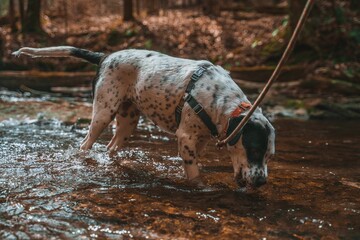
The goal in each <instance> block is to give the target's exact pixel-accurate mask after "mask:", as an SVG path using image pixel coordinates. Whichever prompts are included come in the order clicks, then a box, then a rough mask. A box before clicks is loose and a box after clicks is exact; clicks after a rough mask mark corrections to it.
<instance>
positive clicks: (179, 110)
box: [175, 105, 183, 114]
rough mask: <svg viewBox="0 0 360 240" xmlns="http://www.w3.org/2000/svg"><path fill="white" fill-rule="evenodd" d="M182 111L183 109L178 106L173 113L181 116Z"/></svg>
mask: <svg viewBox="0 0 360 240" xmlns="http://www.w3.org/2000/svg"><path fill="white" fill-rule="evenodd" d="M182 109H183V108H182V107H180V106H179V105H178V106H177V107H176V108H175V111H176V112H177V113H180V114H181V111H182Z"/></svg>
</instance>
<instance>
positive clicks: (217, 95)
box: [13, 46, 275, 188]
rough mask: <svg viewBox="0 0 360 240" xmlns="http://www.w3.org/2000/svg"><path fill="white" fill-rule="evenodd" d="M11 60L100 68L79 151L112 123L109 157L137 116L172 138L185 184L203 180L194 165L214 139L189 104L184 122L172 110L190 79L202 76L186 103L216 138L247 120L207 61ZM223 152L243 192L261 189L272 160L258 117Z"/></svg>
mask: <svg viewBox="0 0 360 240" xmlns="http://www.w3.org/2000/svg"><path fill="white" fill-rule="evenodd" d="M13 54H14V55H15V56H20V55H28V56H31V57H76V58H81V59H84V60H86V61H89V62H91V63H93V64H97V65H99V71H98V74H97V76H96V81H95V83H94V84H95V86H94V102H93V111H92V120H91V124H90V128H89V132H88V134H87V135H86V137H85V139H84V140H83V142H82V144H81V147H80V148H81V149H82V150H88V149H90V148H91V147H92V145H93V144H94V142H95V141H96V139H97V138H98V137H99V136H100V134H101V132H102V131H103V130H104V128H106V127H107V126H108V125H109V123H110V122H111V121H112V120H113V119H114V118H115V119H116V130H115V134H114V136H113V137H112V139H111V141H110V143H109V144H108V146H107V147H108V149H109V151H110V153H114V152H116V151H118V150H119V149H120V148H121V147H122V146H123V144H124V142H125V141H126V140H127V139H129V137H130V135H131V134H132V132H133V130H134V129H135V128H136V126H137V123H138V120H139V117H140V113H142V114H143V115H145V116H146V117H147V118H149V119H150V120H151V121H153V122H154V124H156V125H157V126H159V127H160V128H161V129H162V130H164V131H166V132H169V133H173V134H176V136H177V139H178V150H179V154H180V156H181V158H182V159H183V166H184V170H185V174H186V177H187V178H188V179H190V180H193V179H197V178H198V177H199V175H200V173H199V168H198V164H197V160H198V158H199V156H200V155H201V153H202V152H203V151H204V148H205V147H206V145H207V144H208V142H209V140H210V139H211V134H210V131H209V129H208V128H207V127H206V125H205V124H204V122H203V121H202V120H201V119H200V118H199V117H198V116H197V114H196V113H195V112H194V110H193V109H192V108H191V107H190V106H189V105H188V104H187V103H185V104H184V107H183V109H182V112H181V122H180V124H179V125H178V124H177V122H176V120H175V114H174V113H175V109H176V107H177V106H178V104H179V103H180V101H181V99H182V98H183V97H184V94H185V89H186V87H187V85H188V83H189V81H190V78H191V76H192V74H193V73H194V71H196V70H197V69H198V68H199V67H200V66H202V67H205V68H206V71H205V73H204V74H203V75H202V76H201V78H200V79H199V80H198V81H197V82H196V84H195V86H194V88H193V90H192V91H191V95H192V96H193V97H194V98H196V100H197V101H198V102H199V103H200V104H201V105H202V106H203V108H204V109H205V111H206V113H207V114H208V115H209V116H210V118H211V121H212V122H213V123H214V124H215V126H216V128H217V131H218V133H219V136H218V137H219V138H223V137H225V136H227V135H229V134H230V133H231V131H232V130H233V129H235V127H236V126H237V125H238V124H239V122H240V121H241V119H242V118H243V117H244V116H245V115H246V109H244V108H243V107H242V106H243V105H246V106H249V105H250V102H249V100H248V99H247V98H246V96H245V94H244V93H243V92H242V90H241V89H240V88H239V86H238V85H237V84H236V83H235V82H234V81H233V80H232V79H231V77H230V76H229V74H228V72H227V71H225V70H224V69H223V68H221V67H220V66H215V65H213V64H212V63H210V62H208V61H195V60H189V59H182V58H176V57H171V56H168V55H165V54H161V53H158V52H155V51H147V50H134V49H132V50H122V51H118V52H115V53H112V54H109V55H105V54H103V53H98V52H91V51H88V50H84V49H79V48H75V47H69V46H59V47H49V48H21V49H19V50H18V51H16V52H14V53H13ZM227 149H228V151H229V153H230V156H231V160H232V162H233V167H234V176H235V180H236V181H237V183H238V184H239V186H241V187H245V186H246V187H252V188H253V187H259V186H261V185H263V184H265V183H266V179H267V175H268V174H267V161H268V159H269V158H270V157H271V155H273V154H274V153H275V130H274V128H273V126H272V125H271V124H270V122H269V121H268V120H267V119H266V117H265V116H264V115H263V114H262V112H261V110H260V109H256V111H255V112H254V114H253V115H252V116H251V118H250V120H249V121H248V123H247V124H246V125H245V126H244V128H243V130H242V131H241V133H239V134H237V136H236V137H235V138H234V139H233V140H231V141H230V142H229V144H228V145H227Z"/></svg>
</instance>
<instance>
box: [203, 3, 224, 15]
mask: <svg viewBox="0 0 360 240" xmlns="http://www.w3.org/2000/svg"><path fill="white" fill-rule="evenodd" d="M202 9H203V13H204V14H205V15H207V16H218V15H219V14H220V1H217V0H202Z"/></svg>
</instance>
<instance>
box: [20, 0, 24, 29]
mask: <svg viewBox="0 0 360 240" xmlns="http://www.w3.org/2000/svg"><path fill="white" fill-rule="evenodd" d="M19 13H20V24H21V28H23V26H24V25H25V5H24V0H19Z"/></svg>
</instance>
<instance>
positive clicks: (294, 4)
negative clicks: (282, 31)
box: [288, 0, 306, 32]
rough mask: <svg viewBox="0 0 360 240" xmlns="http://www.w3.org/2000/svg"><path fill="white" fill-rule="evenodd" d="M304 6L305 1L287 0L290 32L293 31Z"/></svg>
mask: <svg viewBox="0 0 360 240" xmlns="http://www.w3.org/2000/svg"><path fill="white" fill-rule="evenodd" d="M305 4H306V0H288V5H289V23H290V28H291V32H293V31H294V29H295V27H296V24H297V22H298V20H299V18H300V16H301V12H302V10H303V9H304V6H305Z"/></svg>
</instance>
